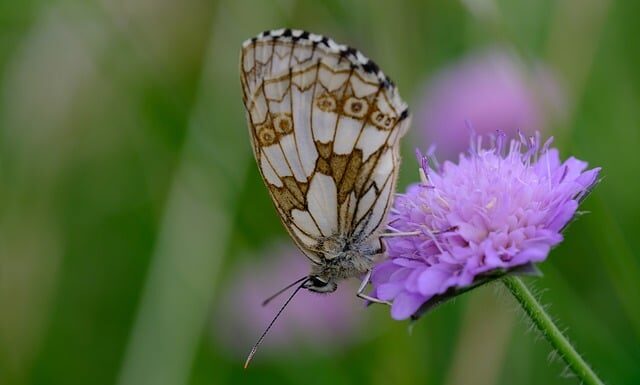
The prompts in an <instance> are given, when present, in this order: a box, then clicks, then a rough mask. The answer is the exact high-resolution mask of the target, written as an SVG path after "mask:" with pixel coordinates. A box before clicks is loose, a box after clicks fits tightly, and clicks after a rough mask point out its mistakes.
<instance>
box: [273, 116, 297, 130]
mask: <svg viewBox="0 0 640 385" xmlns="http://www.w3.org/2000/svg"><path fill="white" fill-rule="evenodd" d="M273 126H274V127H275V129H276V131H277V132H278V133H279V134H290V133H291V132H293V121H291V114H278V115H277V116H276V117H275V118H274V119H273Z"/></svg>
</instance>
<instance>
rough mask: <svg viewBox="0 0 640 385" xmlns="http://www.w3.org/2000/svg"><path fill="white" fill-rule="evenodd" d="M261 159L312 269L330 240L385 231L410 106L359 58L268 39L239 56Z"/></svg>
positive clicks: (300, 41)
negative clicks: (312, 262) (326, 241)
mask: <svg viewBox="0 0 640 385" xmlns="http://www.w3.org/2000/svg"><path fill="white" fill-rule="evenodd" d="M240 65H241V82H242V89H243V101H244V103H245V106H246V109H247V116H248V121H249V129H250V136H251V142H252V145H253V150H254V154H255V156H256V160H257V162H258V166H259V168H260V171H261V174H262V176H263V178H264V181H265V183H266V185H267V187H268V189H269V192H270V195H271V197H272V199H273V201H274V203H275V205H276V207H277V209H278V213H279V214H280V216H281V219H282V221H283V223H284V224H285V226H286V228H287V230H288V231H289V233H290V234H291V235H292V237H293V238H294V240H295V241H296V243H297V244H298V246H299V247H300V248H301V249H302V250H303V252H304V253H305V254H306V255H307V256H308V257H309V258H310V259H311V260H312V261H314V262H316V263H319V261H320V260H321V258H322V250H321V249H322V242H323V240H324V239H326V238H329V237H331V236H335V235H342V236H344V237H345V238H348V239H350V240H351V241H352V242H362V241H364V240H366V239H368V238H369V237H371V236H372V235H373V234H375V233H377V232H378V231H379V230H380V228H381V226H382V223H383V219H384V217H385V214H386V212H387V211H388V208H389V206H390V201H391V198H392V194H393V192H394V190H395V181H396V177H397V170H398V163H399V154H398V141H399V139H400V137H401V136H402V135H403V134H404V132H405V131H406V129H407V126H408V123H409V119H408V111H407V107H406V104H405V103H404V102H403V101H402V100H401V99H400V97H399V95H398V93H397V90H396V88H395V86H394V85H393V83H392V82H391V81H390V80H389V79H388V78H387V77H386V76H385V75H384V74H383V73H382V71H380V70H379V68H378V66H377V65H376V64H375V63H373V62H372V61H371V60H369V59H367V58H366V57H365V56H364V55H362V54H361V53H360V52H358V51H356V50H354V49H352V48H350V47H347V46H344V45H340V44H337V43H335V42H334V41H333V40H331V39H328V38H326V37H323V36H320V35H315V34H310V33H307V32H304V31H295V30H288V29H286V30H277V31H268V32H264V33H262V34H260V35H259V36H258V37H256V38H253V39H251V40H248V41H246V42H245V43H244V44H243V49H242V52H241V60H240Z"/></svg>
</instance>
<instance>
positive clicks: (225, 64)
mask: <svg viewBox="0 0 640 385" xmlns="http://www.w3.org/2000/svg"><path fill="white" fill-rule="evenodd" d="M267 6H268V4H264V5H263V4H262V3H260V4H254V5H253V10H254V11H255V12H253V13H252V14H253V15H256V16H257V17H260V18H262V19H264V18H265V17H266V18H268V15H269V10H268V7H267ZM243 8H244V9H246V8H247V4H244V2H229V3H228V4H226V6H225V4H222V5H220V6H219V9H218V14H217V15H216V18H215V20H214V22H213V30H212V35H211V36H212V37H211V40H210V43H209V47H208V50H207V54H206V57H205V59H204V64H203V73H202V78H201V80H200V86H199V87H200V90H199V96H198V98H197V101H196V105H195V107H194V111H193V113H192V116H191V118H190V123H189V127H188V132H187V138H186V141H185V146H184V149H183V153H182V159H181V164H180V166H179V167H178V170H177V172H176V175H175V177H174V181H173V185H172V188H171V189H170V192H169V197H168V201H167V206H166V209H165V213H164V218H163V219H162V223H161V228H160V231H159V237H158V241H157V244H156V250H155V253H154V256H153V257H152V260H151V262H150V268H149V273H148V277H147V281H146V285H145V288H144V290H143V294H142V298H141V302H140V306H139V309H138V314H137V317H136V320H135V324H134V326H133V329H132V333H131V336H130V340H129V343H128V347H127V351H126V353H125V356H124V361H123V366H122V368H121V372H120V375H119V380H118V383H119V384H120V385H144V384H153V385H161V384H171V385H178V384H184V383H186V382H187V381H188V378H189V373H190V369H191V367H192V361H193V358H194V355H195V352H196V349H197V345H198V342H199V337H200V335H201V333H202V330H203V327H204V325H205V322H206V319H207V315H208V311H209V305H210V303H211V301H212V298H213V294H214V293H213V288H214V287H215V285H214V281H215V278H216V274H217V271H218V268H219V266H220V263H221V260H222V258H223V253H224V251H225V250H226V249H227V246H228V244H227V242H228V238H229V232H230V228H231V226H230V225H229V224H230V223H231V222H232V212H233V211H232V210H233V207H234V204H235V203H237V202H235V200H236V196H235V195H236V193H237V191H239V190H240V186H241V183H242V180H243V176H244V175H243V174H244V170H246V165H247V162H248V161H249V157H250V155H249V154H250V151H249V145H248V138H247V137H246V135H247V130H246V128H245V124H246V123H245V122H244V114H243V111H242V103H241V99H240V90H239V89H240V85H239V81H238V76H239V75H238V68H237V66H238V59H237V58H238V50H239V48H240V44H241V42H242V41H243V40H244V39H245V38H247V37H248V36H251V34H255V33H256V32H257V31H258V29H256V26H257V25H258V24H256V23H252V19H251V17H247V15H245V14H243V13H241V9H243ZM254 17H255V16H254ZM238 20H244V21H245V22H246V25H248V26H249V27H250V31H251V32H247V31H244V30H241V28H240V27H241V26H240V25H239V24H238V23H236V21H238ZM248 33H249V34H248ZM228 117H230V118H228ZM225 118H227V119H228V121H225ZM245 143H246V144H245ZM241 148H246V149H247V150H246V151H238V149H241Z"/></svg>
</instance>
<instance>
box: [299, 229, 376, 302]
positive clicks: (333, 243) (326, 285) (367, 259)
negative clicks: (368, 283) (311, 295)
mask: <svg viewBox="0 0 640 385" xmlns="http://www.w3.org/2000/svg"><path fill="white" fill-rule="evenodd" d="M376 249H377V248H374V247H372V246H371V245H370V244H369V243H368V242H361V241H356V242H349V240H348V239H347V238H345V237H342V236H335V237H330V238H327V239H325V240H324V241H323V242H322V250H323V251H322V253H321V254H322V255H321V258H320V260H321V262H320V263H318V264H314V265H312V268H311V273H310V274H309V277H310V280H309V283H308V284H307V285H305V287H306V288H307V289H309V290H311V291H315V292H320V293H330V292H333V291H335V290H336V288H337V287H338V286H337V282H338V281H341V280H343V279H347V278H352V277H358V276H361V275H363V274H365V273H367V272H368V271H369V270H371V268H372V266H373V262H374V256H375V255H376V254H377V250H376Z"/></svg>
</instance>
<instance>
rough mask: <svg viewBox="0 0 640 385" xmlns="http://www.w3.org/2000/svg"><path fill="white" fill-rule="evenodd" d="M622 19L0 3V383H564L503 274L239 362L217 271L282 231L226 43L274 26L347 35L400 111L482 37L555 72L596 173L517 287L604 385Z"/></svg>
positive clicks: (635, 280)
mask: <svg viewBox="0 0 640 385" xmlns="http://www.w3.org/2000/svg"><path fill="white" fill-rule="evenodd" d="M639 14H640V2H637V1H633V0H628V1H618V2H614V1H607V0H565V1H558V2H555V1H548V0H544V1H536V2H511V1H506V0H499V1H492V0H479V1H473V0H467V1H460V2H455V1H430V2H422V1H364V0H361V1H339V0H329V1H325V2H320V1H295V0H281V1H255V2H248V1H232V0H220V1H205V0H185V1H168V0H130V1H124V0H102V1H96V2H91V3H89V2H77V1H65V0H60V1H41V0H26V1H20V2H18V1H2V2H0V75H1V76H0V178H1V179H0V384H16V385H20V384H121V385H129V384H131V385H138V384H140V385H141V384H224V383H256V382H260V383H274V384H275V383H277V384H296V383H305V384H325V385H326V384H347V383H359V384H364V383H375V384H390V383H394V384H494V383H495V384H574V383H577V381H576V380H575V379H574V378H571V377H570V375H569V373H567V371H566V370H565V368H564V365H563V364H562V362H561V361H560V360H559V359H558V358H557V357H554V355H553V354H550V347H549V346H548V344H547V343H546V342H545V341H544V340H542V339H540V338H539V336H537V334H536V333H535V332H533V331H531V330H530V329H529V326H528V324H527V323H526V322H525V321H524V320H523V319H522V316H521V315H520V313H519V311H518V310H517V307H516V305H515V304H514V303H513V301H512V300H511V299H510V298H509V297H508V296H507V295H505V294H504V293H502V292H501V291H500V290H499V287H498V286H495V287H492V286H489V287H484V288H481V289H479V290H476V291H473V292H472V293H469V294H466V295H464V296H462V297H461V298H459V299H457V300H456V301H455V302H453V303H451V304H448V305H446V306H443V307H441V308H438V309H437V310H436V311H434V312H433V313H430V314H429V315H427V316H426V317H424V318H423V319H421V320H420V321H419V322H417V323H416V324H415V325H414V326H413V328H412V329H411V331H410V332H409V331H408V325H407V323H403V322H395V321H392V320H391V319H390V318H389V316H388V312H387V310H386V309H383V308H379V307H375V308H371V309H369V310H368V311H369V312H371V313H372V317H371V318H370V319H369V321H368V322H369V323H375V327H374V329H375V333H373V334H372V335H371V336H369V337H368V338H364V339H361V340H360V341H359V342H354V343H353V344H350V345H347V346H345V347H343V348H340V349H336V350H335V351H333V352H331V353H330V354H326V353H320V352H316V351H314V349H312V348H309V347H307V348H301V349H299V351H298V352H297V353H295V354H290V355H287V356H283V357H281V358H278V357H271V358H269V357H268V355H267V354H265V355H264V356H260V353H259V355H258V356H257V358H256V361H255V362H254V365H253V366H252V367H251V368H250V370H248V371H243V370H242V361H243V357H241V356H233V355H229V354H227V353H225V352H224V349H223V348H221V347H220V346H219V343H218V342H217V341H218V340H217V339H216V338H215V337H214V335H215V334H216V330H215V329H216V327H215V326H214V325H215V322H214V321H215V320H216V319H217V318H218V317H219V316H221V314H220V313H221V312H222V311H223V309H221V308H220V306H219V301H218V299H219V298H220V296H221V295H223V294H224V288H225V286H224V284H223V283H224V282H226V281H229V280H230V279H231V278H230V277H229V272H230V271H232V268H233V267H234V266H235V264H236V263H238V262H239V261H242V262H245V263H251V261H253V259H257V258H259V257H260V251H261V250H263V249H264V248H265V247H267V246H268V245H271V244H273V242H275V241H278V240H281V241H282V242H288V240H287V238H286V234H285V232H284V230H283V228H282V226H281V225H280V224H279V221H278V219H277V217H276V214H275V210H273V208H272V204H271V202H270V201H269V198H268V195H267V193H266V189H265V188H264V187H263V185H262V181H261V180H260V177H259V174H258V171H257V168H256V166H255V163H254V161H253V159H252V153H251V150H250V146H249V140H248V136H247V135H246V133H247V129H246V125H245V124H246V123H245V120H244V111H243V107H242V103H241V98H240V85H239V80H238V55H239V48H240V45H241V43H242V41H243V40H244V39H246V38H249V37H251V36H253V35H255V34H257V33H258V32H260V31H262V30H264V29H272V28H276V27H280V26H290V27H297V28H304V29H307V30H310V31H314V32H318V33H323V34H327V35H329V36H332V37H334V38H335V39H336V40H337V41H340V42H345V43H349V44H351V45H354V46H356V47H358V48H360V49H361V50H362V51H364V52H365V53H366V54H367V55H369V56H370V57H372V58H374V59H375V60H376V61H377V62H378V64H380V65H381V66H382V67H383V68H384V69H385V72H386V73H388V74H389V75H390V76H391V77H392V78H393V79H394V80H395V81H396V83H397V84H398V86H399V88H400V90H401V93H402V95H404V98H405V99H407V100H408V102H409V104H410V105H411V106H412V108H413V109H414V110H415V109H416V108H417V106H415V103H416V100H417V96H418V94H419V87H420V84H421V81H423V80H425V79H427V78H428V77H429V76H430V75H432V74H433V73H435V72H436V71H438V70H439V69H441V68H443V67H445V66H446V65H447V64H448V63H450V62H451V61H454V60H457V59H459V58H461V57H463V56H464V55H465V53H467V52H470V51H472V50H474V49H476V48H478V47H484V46H490V45H494V44H503V45H508V46H510V47H515V49H516V50H517V52H518V53H519V54H520V55H521V57H523V58H525V59H530V58H532V59H533V58H535V59H536V60H538V59H539V60H543V61H544V62H546V64H547V65H548V66H549V67H551V68H552V69H553V70H555V71H556V73H557V74H558V76H559V77H560V78H561V79H562V82H563V85H564V87H565V89H566V93H567V100H568V101H569V102H568V105H567V111H566V117H565V119H563V120H562V122H561V123H557V124H556V127H553V129H554V134H555V136H556V139H557V140H556V143H557V144H558V146H559V147H560V149H561V151H562V154H563V156H565V157H566V156H568V154H572V155H575V156H577V157H579V158H581V159H586V160H588V161H589V162H590V164H591V165H599V166H602V167H603V177H604V180H603V181H602V182H601V183H600V185H599V186H597V188H596V190H595V192H594V193H593V194H592V195H591V196H590V197H589V199H587V201H586V203H585V205H584V206H583V209H584V210H587V211H590V214H589V215H586V216H583V217H581V218H580V219H579V220H578V221H576V222H575V223H573V224H572V225H571V227H570V228H569V229H568V231H567V233H566V236H567V240H566V241H565V242H564V243H563V244H562V245H561V246H560V247H558V248H556V249H555V250H554V251H553V252H552V254H551V257H550V259H549V261H548V262H546V263H545V264H543V266H542V270H543V271H544V273H545V275H544V277H543V278H540V279H536V280H533V281H531V280H529V281H528V283H529V284H530V285H532V286H534V287H537V288H538V290H540V291H541V292H542V300H543V302H545V303H549V304H551V306H550V307H549V309H550V312H551V313H552V314H553V315H554V316H555V317H556V318H557V320H558V322H559V324H560V325H561V326H562V327H563V329H564V330H566V333H567V334H568V336H569V337H570V338H571V340H572V341H574V342H575V343H576V346H577V348H578V350H579V351H580V352H581V353H583V354H584V356H585V357H586V358H587V360H588V361H590V362H591V363H592V365H593V367H594V369H595V370H596V371H597V372H598V373H599V374H600V375H601V377H602V378H603V379H605V381H607V382H608V383H610V384H638V383H640V300H639V299H638V298H639V296H640V267H639V265H640V261H639V260H638V257H637V256H638V252H640V247H639V245H638V242H637V241H636V238H635V236H637V234H636V231H638V230H639V229H640V215H639V214H640V199H638V196H639V194H640V181H639V180H638V177H637V175H638V171H640V167H639V166H640V162H639V161H638V156H637V151H638V148H640V135H639V129H640V109H639V107H640V43H639V42H638V36H640V27H639V26H638V20H637V16H638V15H639ZM403 151H404V152H405V154H406V155H407V156H406V158H409V157H410V156H411V153H412V151H413V148H412V144H411V143H409V141H406V143H405V148H403ZM410 162H411V160H409V162H405V167H404V168H403V171H402V175H401V183H400V184H401V186H400V187H403V186H405V185H406V184H407V183H409V182H410V181H411V180H413V179H414V178H415V172H414V168H413V167H412V166H411V165H410ZM407 166H408V167H407ZM634 234H636V235H634ZM252 258H253V259H252ZM301 258H302V257H301ZM293 278H295V277H292V279H293ZM284 283H285V282H274V285H275V286H274V287H278V286H280V285H281V284H284ZM265 290H266V291H271V290H272V287H269V288H266V289H265ZM237 306H239V307H241V306H243V305H242V303H238V304H237ZM285 317H286V313H285ZM218 332H219V331H218ZM223 333H227V334H232V333H234V330H228V331H227V330H225V331H223ZM249 348H250V346H247V347H246V350H247V351H248V350H249Z"/></svg>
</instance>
